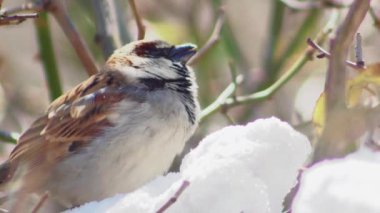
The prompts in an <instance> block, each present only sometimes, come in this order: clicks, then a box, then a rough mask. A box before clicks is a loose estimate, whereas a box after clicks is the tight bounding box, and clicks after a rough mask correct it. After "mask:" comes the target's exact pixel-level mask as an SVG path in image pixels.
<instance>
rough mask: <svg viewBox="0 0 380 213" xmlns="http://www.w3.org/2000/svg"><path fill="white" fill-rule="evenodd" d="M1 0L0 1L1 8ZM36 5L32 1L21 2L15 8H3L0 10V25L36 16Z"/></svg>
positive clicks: (19, 21) (18, 22) (17, 22)
mask: <svg viewBox="0 0 380 213" xmlns="http://www.w3.org/2000/svg"><path fill="white" fill-rule="evenodd" d="M1 4H2V0H1V2H0V8H1ZM35 9H36V6H35V4H33V3H28V4H22V5H20V6H18V7H15V8H4V9H1V11H0V25H15V24H20V23H21V22H24V21H25V20H27V19H34V18H37V17H38V14H37V13H36V10H35Z"/></svg>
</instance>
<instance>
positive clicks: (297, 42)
mask: <svg viewBox="0 0 380 213" xmlns="http://www.w3.org/2000/svg"><path fill="white" fill-rule="evenodd" d="M320 14H321V13H320V10H317V9H315V10H311V11H310V12H309V14H308V16H307V17H306V18H305V20H304V21H303V23H302V25H301V27H300V28H299V29H298V31H297V33H296V34H295V37H294V38H293V40H292V41H291V43H290V44H289V45H288V46H287V48H286V50H285V51H284V53H283V54H282V55H281V56H280V59H279V60H278V62H277V63H276V64H275V67H274V72H275V73H276V75H277V73H279V72H280V71H281V68H282V66H283V65H284V64H285V63H286V62H287V61H288V60H289V59H291V57H292V55H293V54H294V53H296V52H297V50H298V49H299V48H300V47H301V46H302V45H304V44H305V40H306V38H307V37H310V36H309V33H310V31H312V30H313V28H315V25H316V23H317V22H318V20H319V15H320Z"/></svg>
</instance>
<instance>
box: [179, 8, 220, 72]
mask: <svg viewBox="0 0 380 213" xmlns="http://www.w3.org/2000/svg"><path fill="white" fill-rule="evenodd" d="M224 20H225V9H224V6H221V7H220V8H219V16H218V19H217V20H216V23H215V26H214V30H213V31H212V34H211V36H210V38H209V39H208V40H207V42H206V43H205V45H203V47H202V48H201V49H200V50H199V51H198V52H197V53H196V54H195V55H194V56H193V57H192V58H190V60H189V61H188V62H187V64H188V65H193V64H195V63H196V62H197V61H198V60H199V59H200V58H201V57H202V56H203V55H204V54H205V53H206V52H207V51H208V50H209V49H211V48H212V47H213V46H214V45H215V44H216V43H217V42H218V41H219V39H220V33H221V31H222V28H223V24H224Z"/></svg>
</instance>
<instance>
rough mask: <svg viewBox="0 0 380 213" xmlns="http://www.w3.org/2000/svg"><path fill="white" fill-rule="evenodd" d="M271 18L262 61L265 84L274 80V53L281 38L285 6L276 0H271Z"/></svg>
mask: <svg viewBox="0 0 380 213" xmlns="http://www.w3.org/2000/svg"><path fill="white" fill-rule="evenodd" d="M272 4H273V6H272V13H271V14H272V17H271V24H270V26H271V27H270V29H269V33H268V35H269V40H268V45H267V48H266V51H267V53H266V57H265V59H264V70H265V72H266V74H267V80H266V83H264V86H265V84H267V83H271V82H273V81H274V79H275V78H276V75H277V73H276V71H275V70H274V64H275V61H276V59H275V53H276V51H277V49H278V44H279V40H280V39H279V38H280V36H281V28H282V21H283V19H284V11H285V4H284V3H282V2H281V1H278V0H272Z"/></svg>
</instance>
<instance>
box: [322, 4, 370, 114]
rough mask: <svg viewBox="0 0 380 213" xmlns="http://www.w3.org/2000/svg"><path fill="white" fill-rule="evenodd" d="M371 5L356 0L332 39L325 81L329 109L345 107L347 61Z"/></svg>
mask: <svg viewBox="0 0 380 213" xmlns="http://www.w3.org/2000/svg"><path fill="white" fill-rule="evenodd" d="M369 6H370V0H355V1H354V2H353V4H352V5H351V7H350V9H349V12H348V14H347V16H346V18H345V20H344V22H343V23H342V25H341V26H340V27H339V29H338V31H337V33H336V37H335V38H334V39H332V40H331V41H330V52H331V59H330V61H329V66H328V71H327V77H326V83H325V92H326V107H327V111H330V110H332V109H333V108H335V107H337V106H338V107H343V108H345V97H346V96H345V89H346V66H345V63H346V59H347V56H348V53H349V49H350V46H351V44H352V41H353V40H354V37H355V34H356V32H357V30H358V28H359V26H360V24H361V22H362V21H363V19H364V17H365V15H366V14H367V12H368V10H369ZM327 114H328V113H327Z"/></svg>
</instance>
